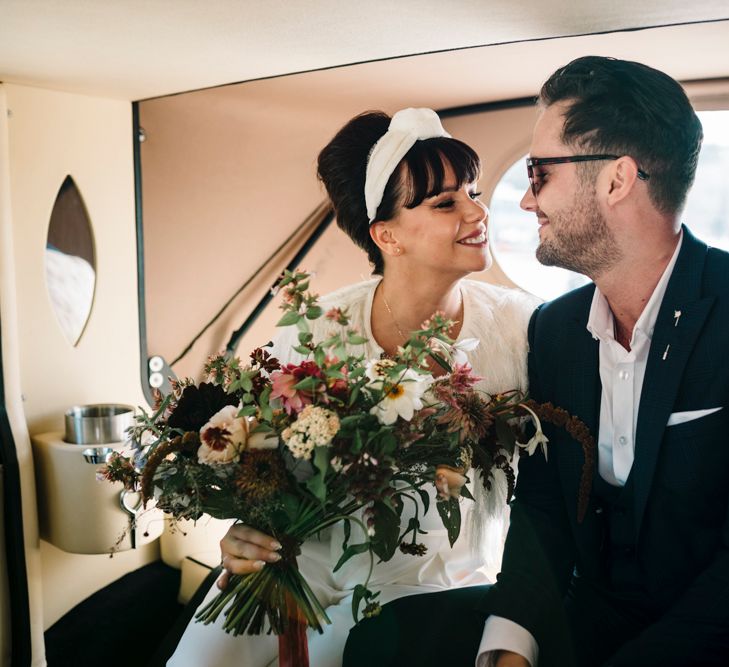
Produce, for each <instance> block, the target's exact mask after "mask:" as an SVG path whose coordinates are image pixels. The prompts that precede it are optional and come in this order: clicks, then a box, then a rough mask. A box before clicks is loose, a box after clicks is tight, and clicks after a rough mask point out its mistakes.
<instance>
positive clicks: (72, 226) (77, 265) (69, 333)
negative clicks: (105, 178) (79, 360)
mask: <svg viewBox="0 0 729 667" xmlns="http://www.w3.org/2000/svg"><path fill="white" fill-rule="evenodd" d="M45 265H46V285H47V287H48V296H49V297H50V300H51V306H52V307H53V312H54V313H55V315H56V319H57V320H58V323H59V325H60V326H61V330H62V331H63V334H64V335H65V337H66V339H67V340H68V342H69V343H71V345H76V344H77V343H78V341H79V339H80V338H81V334H82V333H83V330H84V327H85V326H86V322H87V321H88V319H89V315H90V314H91V304H92V303H93V300H94V286H95V284H96V260H95V254H94V240H93V236H92V234H91V223H90V222H89V217H88V214H87V213H86V207H85V206H84V202H83V199H82V198H81V193H80V192H79V190H78V188H77V187H76V183H75V182H74V180H73V178H71V177H70V176H66V179H65V180H64V181H63V184H62V185H61V188H60V190H59V191H58V195H57V196H56V202H55V204H54V205H53V211H52V212H51V221H50V223H49V225H48V238H47V240H46V253H45Z"/></svg>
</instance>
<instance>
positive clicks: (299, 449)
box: [281, 405, 339, 459]
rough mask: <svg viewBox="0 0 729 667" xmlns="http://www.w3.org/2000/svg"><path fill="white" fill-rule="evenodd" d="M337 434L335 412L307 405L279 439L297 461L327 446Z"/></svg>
mask: <svg viewBox="0 0 729 667" xmlns="http://www.w3.org/2000/svg"><path fill="white" fill-rule="evenodd" d="M338 432H339V417H338V416H337V414H336V413H335V412H332V411H331V410H327V409H326V408H320V407H319V406H316V405H307V406H306V407H305V408H304V409H303V410H302V411H301V412H300V413H299V416H298V417H297V418H296V421H295V422H294V423H293V424H291V426H290V427H289V428H287V429H285V430H284V432H283V433H282V434H281V437H282V438H283V439H284V442H285V443H286V446H287V447H288V448H289V449H290V450H291V453H292V454H293V455H294V457H296V458H297V459H308V458H310V457H311V452H312V451H313V450H314V447H325V446H327V445H328V444H329V443H330V442H331V441H332V439H333V438H334V436H335V435H336V434H337V433H338Z"/></svg>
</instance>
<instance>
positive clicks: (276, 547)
mask: <svg viewBox="0 0 729 667" xmlns="http://www.w3.org/2000/svg"><path fill="white" fill-rule="evenodd" d="M282 548H283V547H282V546H281V543H280V542H276V540H274V541H273V542H271V549H273V550H274V551H280V550H281V549H282Z"/></svg>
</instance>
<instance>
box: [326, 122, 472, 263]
mask: <svg viewBox="0 0 729 667" xmlns="http://www.w3.org/2000/svg"><path fill="white" fill-rule="evenodd" d="M389 125H390V116H388V115H387V114H386V113H384V112H382V111H366V112H365V113H363V114H360V115H359V116H355V117H354V118H353V119H352V120H350V121H349V122H348V123H347V124H346V125H345V126H344V127H343V128H342V129H341V130H339V132H337V134H336V135H335V136H334V138H333V139H332V140H331V141H330V142H329V143H328V144H327V145H326V146H325V147H324V148H323V149H322V151H321V153H319V161H318V174H319V179H320V180H321V181H322V183H324V187H326V190H327V194H328V195H329V198H330V199H331V201H332V204H333V205H334V212H335V214H336V216H337V225H338V226H339V228H340V229H341V230H342V231H344V232H345V233H346V234H347V235H348V236H349V237H350V238H351V239H352V241H354V242H355V243H356V244H357V245H358V246H359V247H360V248H362V249H363V250H364V251H365V252H366V253H367V257H368V258H369V260H370V262H371V263H372V264H373V266H374V270H373V273H376V274H380V275H382V271H383V269H384V262H383V260H382V254H381V253H380V249H379V248H378V247H377V245H375V243H374V241H373V240H372V238H371V237H370V231H369V221H368V219H367V208H366V205H365V198H364V186H365V174H366V170H367V158H368V156H369V154H370V151H371V150H372V147H373V146H374V145H375V144H376V143H377V141H378V139H379V138H380V137H382V135H384V134H385V132H387V128H388V127H389ZM403 164H404V165H407V169H406V170H404V171H403V169H402V168H399V169H396V170H395V171H394V172H393V174H392V176H390V179H389V180H388V182H387V186H386V187H385V192H384V194H383V196H382V201H381V202H380V205H379V206H378V208H377V214H376V216H375V220H374V221H375V222H376V221H378V220H389V219H390V218H392V217H394V216H395V214H396V213H397V210H398V208H399V207H400V206H404V207H406V208H415V207H416V206H418V204H420V203H421V202H422V201H423V199H426V198H427V197H432V196H433V195H436V194H438V193H439V192H441V191H442V189H443V180H444V178H445V165H446V164H448V165H450V166H451V168H452V169H453V173H454V174H455V177H456V181H457V183H456V185H457V186H458V187H461V186H462V185H463V184H464V183H471V182H473V181H476V180H477V179H478V177H479V175H480V173H481V161H480V160H479V158H478V155H476V153H475V152H474V150H473V149H472V148H471V147H470V146H468V145H467V144H464V143H463V142H462V141H459V140H458V139H451V138H448V137H437V138H434V139H425V140H422V141H416V142H415V144H414V145H413V147H412V148H411V149H410V150H409V151H408V153H407V154H406V155H405V157H404V158H403ZM401 174H403V175H402V176H401Z"/></svg>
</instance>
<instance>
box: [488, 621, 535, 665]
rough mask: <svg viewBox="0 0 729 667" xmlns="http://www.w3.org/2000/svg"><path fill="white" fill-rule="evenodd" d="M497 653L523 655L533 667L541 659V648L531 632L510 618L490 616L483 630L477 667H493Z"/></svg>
mask: <svg viewBox="0 0 729 667" xmlns="http://www.w3.org/2000/svg"><path fill="white" fill-rule="evenodd" d="M497 651H511V652H512V653H518V654H519V655H523V656H524V657H525V658H526V659H527V660H528V662H529V664H530V665H531V666H532V667H535V666H536V664H537V658H539V646H538V644H537V640H536V639H534V636H533V635H532V633H531V632H529V630H527V629H526V628H524V627H522V626H521V625H519V624H518V623H514V621H510V620H509V619H508V618H502V617H501V616H489V617H488V618H487V619H486V624H485V625H484V628H483V636H482V637H481V645H480V646H479V647H478V655H477V657H476V667H493V666H494V665H495V664H496V655H497V653H496V652H497Z"/></svg>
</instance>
